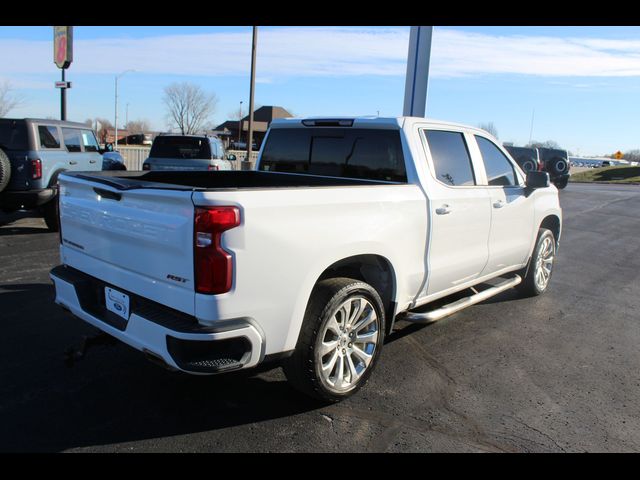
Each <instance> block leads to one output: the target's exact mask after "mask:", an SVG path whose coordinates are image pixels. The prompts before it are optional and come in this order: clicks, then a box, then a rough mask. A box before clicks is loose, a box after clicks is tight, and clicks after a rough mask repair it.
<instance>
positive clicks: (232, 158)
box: [227, 153, 236, 162]
mask: <svg viewBox="0 0 640 480" xmlns="http://www.w3.org/2000/svg"><path fill="white" fill-rule="evenodd" d="M227 160H231V161H232V162H233V161H235V160H236V156H235V155H234V154H233V153H230V154H229V155H227Z"/></svg>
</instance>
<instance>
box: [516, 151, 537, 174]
mask: <svg viewBox="0 0 640 480" xmlns="http://www.w3.org/2000/svg"><path fill="white" fill-rule="evenodd" d="M518 164H519V165H520V167H521V168H522V170H524V172H525V173H526V172H534V171H536V170H537V169H538V162H537V161H536V159H535V158H533V157H526V156H524V155H523V156H521V157H518Z"/></svg>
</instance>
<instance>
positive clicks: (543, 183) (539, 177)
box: [526, 171, 551, 190]
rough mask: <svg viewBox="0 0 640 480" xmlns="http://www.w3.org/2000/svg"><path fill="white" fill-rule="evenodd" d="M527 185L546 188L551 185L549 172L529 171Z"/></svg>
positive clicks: (532, 187)
mask: <svg viewBox="0 0 640 480" xmlns="http://www.w3.org/2000/svg"><path fill="white" fill-rule="evenodd" d="M526 183H527V187H529V188H531V189H534V190H535V189H536V188H546V187H548V186H549V185H551V181H550V180H549V174H548V173H547V172H535V171H530V172H527V180H526Z"/></svg>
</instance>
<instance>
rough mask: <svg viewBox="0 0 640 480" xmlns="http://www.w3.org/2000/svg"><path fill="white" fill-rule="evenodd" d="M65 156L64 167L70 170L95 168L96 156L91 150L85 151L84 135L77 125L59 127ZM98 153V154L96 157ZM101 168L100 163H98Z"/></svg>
mask: <svg viewBox="0 0 640 480" xmlns="http://www.w3.org/2000/svg"><path fill="white" fill-rule="evenodd" d="M60 129H61V130H62V138H63V140H64V146H65V147H66V150H67V153H68V155H67V156H66V169H68V170H72V171H82V172H84V171H89V170H97V168H96V166H95V165H96V164H97V160H98V159H97V158H96V157H95V155H96V154H95V153H93V152H85V148H84V136H83V134H82V130H81V129H80V128H77V127H61V128H60ZM99 156H100V155H99V154H98V157H99ZM100 168H102V165H100Z"/></svg>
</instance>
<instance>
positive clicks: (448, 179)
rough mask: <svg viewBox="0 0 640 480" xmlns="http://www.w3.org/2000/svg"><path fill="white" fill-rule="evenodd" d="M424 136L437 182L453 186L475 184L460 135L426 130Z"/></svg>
mask: <svg viewBox="0 0 640 480" xmlns="http://www.w3.org/2000/svg"><path fill="white" fill-rule="evenodd" d="M425 135H426V137H427V143H428V144H429V150H430V151H431V158H432V159H433V167H434V169H435V175H436V178H437V179H438V180H440V181H441V182H442V183H445V184H447V185H453V186H462V185H475V184H476V181H475V176H474V174H473V167H472V166H471V157H470V156H469V151H468V150H467V144H466V142H465V141H464V135H463V134H462V133H460V132H443V131H439V130H426V131H425Z"/></svg>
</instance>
